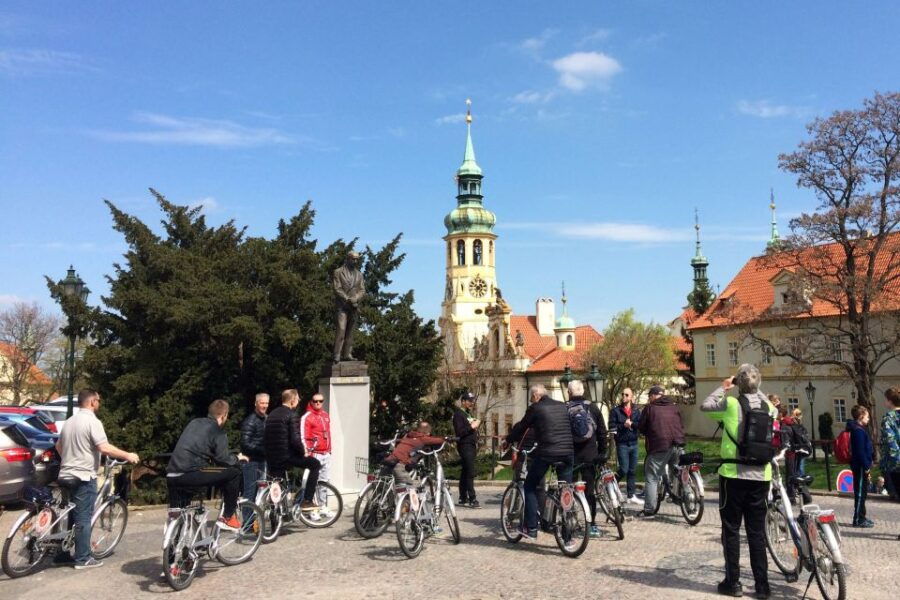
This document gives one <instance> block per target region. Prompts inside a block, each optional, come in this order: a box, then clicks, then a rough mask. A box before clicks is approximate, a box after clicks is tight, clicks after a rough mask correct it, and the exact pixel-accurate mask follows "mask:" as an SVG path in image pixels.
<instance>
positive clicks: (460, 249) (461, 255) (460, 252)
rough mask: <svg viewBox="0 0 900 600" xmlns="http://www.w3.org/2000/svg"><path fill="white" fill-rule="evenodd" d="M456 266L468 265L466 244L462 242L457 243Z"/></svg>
mask: <svg viewBox="0 0 900 600" xmlns="http://www.w3.org/2000/svg"><path fill="white" fill-rule="evenodd" d="M456 264H458V265H464V264H466V243H465V242H464V241H462V240H457V242H456Z"/></svg>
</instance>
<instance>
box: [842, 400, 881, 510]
mask: <svg viewBox="0 0 900 600" xmlns="http://www.w3.org/2000/svg"><path fill="white" fill-rule="evenodd" d="M850 416H851V417H853V419H851V420H850V421H847V431H849V432H850V470H851V471H853V523H852V525H853V527H872V526H874V525H875V523H873V522H872V521H871V520H870V519H867V518H866V495H867V492H868V489H869V469H871V468H872V461H873V459H874V458H875V451H874V448H873V447H872V438H870V437H869V432H868V431H866V426H867V425H868V424H869V410H868V409H867V408H866V407H865V406H860V405H859V404H857V405H856V406H854V407H853V408H851V409H850Z"/></svg>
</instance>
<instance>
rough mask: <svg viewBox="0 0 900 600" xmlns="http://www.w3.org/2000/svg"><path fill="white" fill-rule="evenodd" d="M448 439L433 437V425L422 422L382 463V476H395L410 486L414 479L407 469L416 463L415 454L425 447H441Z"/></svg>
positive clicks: (396, 480)
mask: <svg viewBox="0 0 900 600" xmlns="http://www.w3.org/2000/svg"><path fill="white" fill-rule="evenodd" d="M445 440H446V438H442V437H436V436H433V435H431V425H430V424H429V423H428V422H427V421H420V422H419V425H418V427H416V430H415V431H410V432H409V433H407V434H406V435H405V436H403V438H401V439H400V441H399V442H397V445H396V446H395V447H394V451H393V452H391V453H390V454H389V455H388V456H387V458H385V459H384V461H382V467H381V473H380V474H381V475H390V474H391V473H392V472H393V474H394V481H395V482H397V483H405V484H407V485H410V484H412V483H413V480H412V478H411V477H410V476H409V472H408V471H407V470H406V468H407V467H408V466H410V465H412V464H414V463H415V458H414V456H413V454H414V453H415V452H416V450H421V449H422V448H424V447H425V446H440V445H441V444H443V443H444V441H445Z"/></svg>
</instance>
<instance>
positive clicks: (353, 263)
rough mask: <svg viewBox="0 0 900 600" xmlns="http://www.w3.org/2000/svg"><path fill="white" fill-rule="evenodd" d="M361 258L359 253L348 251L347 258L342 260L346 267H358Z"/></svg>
mask: <svg viewBox="0 0 900 600" xmlns="http://www.w3.org/2000/svg"><path fill="white" fill-rule="evenodd" d="M361 258H362V257H361V256H360V254H359V252H354V251H350V252H348V253H347V258H345V259H344V264H345V265H347V266H348V267H358V266H359V263H360V262H361V260H360V259H361Z"/></svg>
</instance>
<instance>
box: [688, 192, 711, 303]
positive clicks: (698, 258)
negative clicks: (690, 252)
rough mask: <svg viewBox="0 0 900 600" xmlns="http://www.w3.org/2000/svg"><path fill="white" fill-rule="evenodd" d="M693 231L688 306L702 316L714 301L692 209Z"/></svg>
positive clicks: (698, 230)
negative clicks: (694, 246) (691, 274)
mask: <svg viewBox="0 0 900 600" xmlns="http://www.w3.org/2000/svg"><path fill="white" fill-rule="evenodd" d="M694 230H695V231H696V232H697V250H696V252H694V258H692V259H691V267H693V268H694V289H693V290H692V291H691V293H690V294H688V297H687V300H688V306H690V307H691V308H693V309H694V311H696V313H697V314H698V315H700V314H703V313H704V312H705V311H706V309H707V308H709V306H710V305H711V304H712V303H713V300H715V299H716V295H715V293H714V292H713V291H712V288H711V287H710V286H709V279H707V277H706V267H708V266H709V260H707V258H706V257H705V256H703V251H702V250H701V249H700V217H699V215H698V214H697V209H694Z"/></svg>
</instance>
